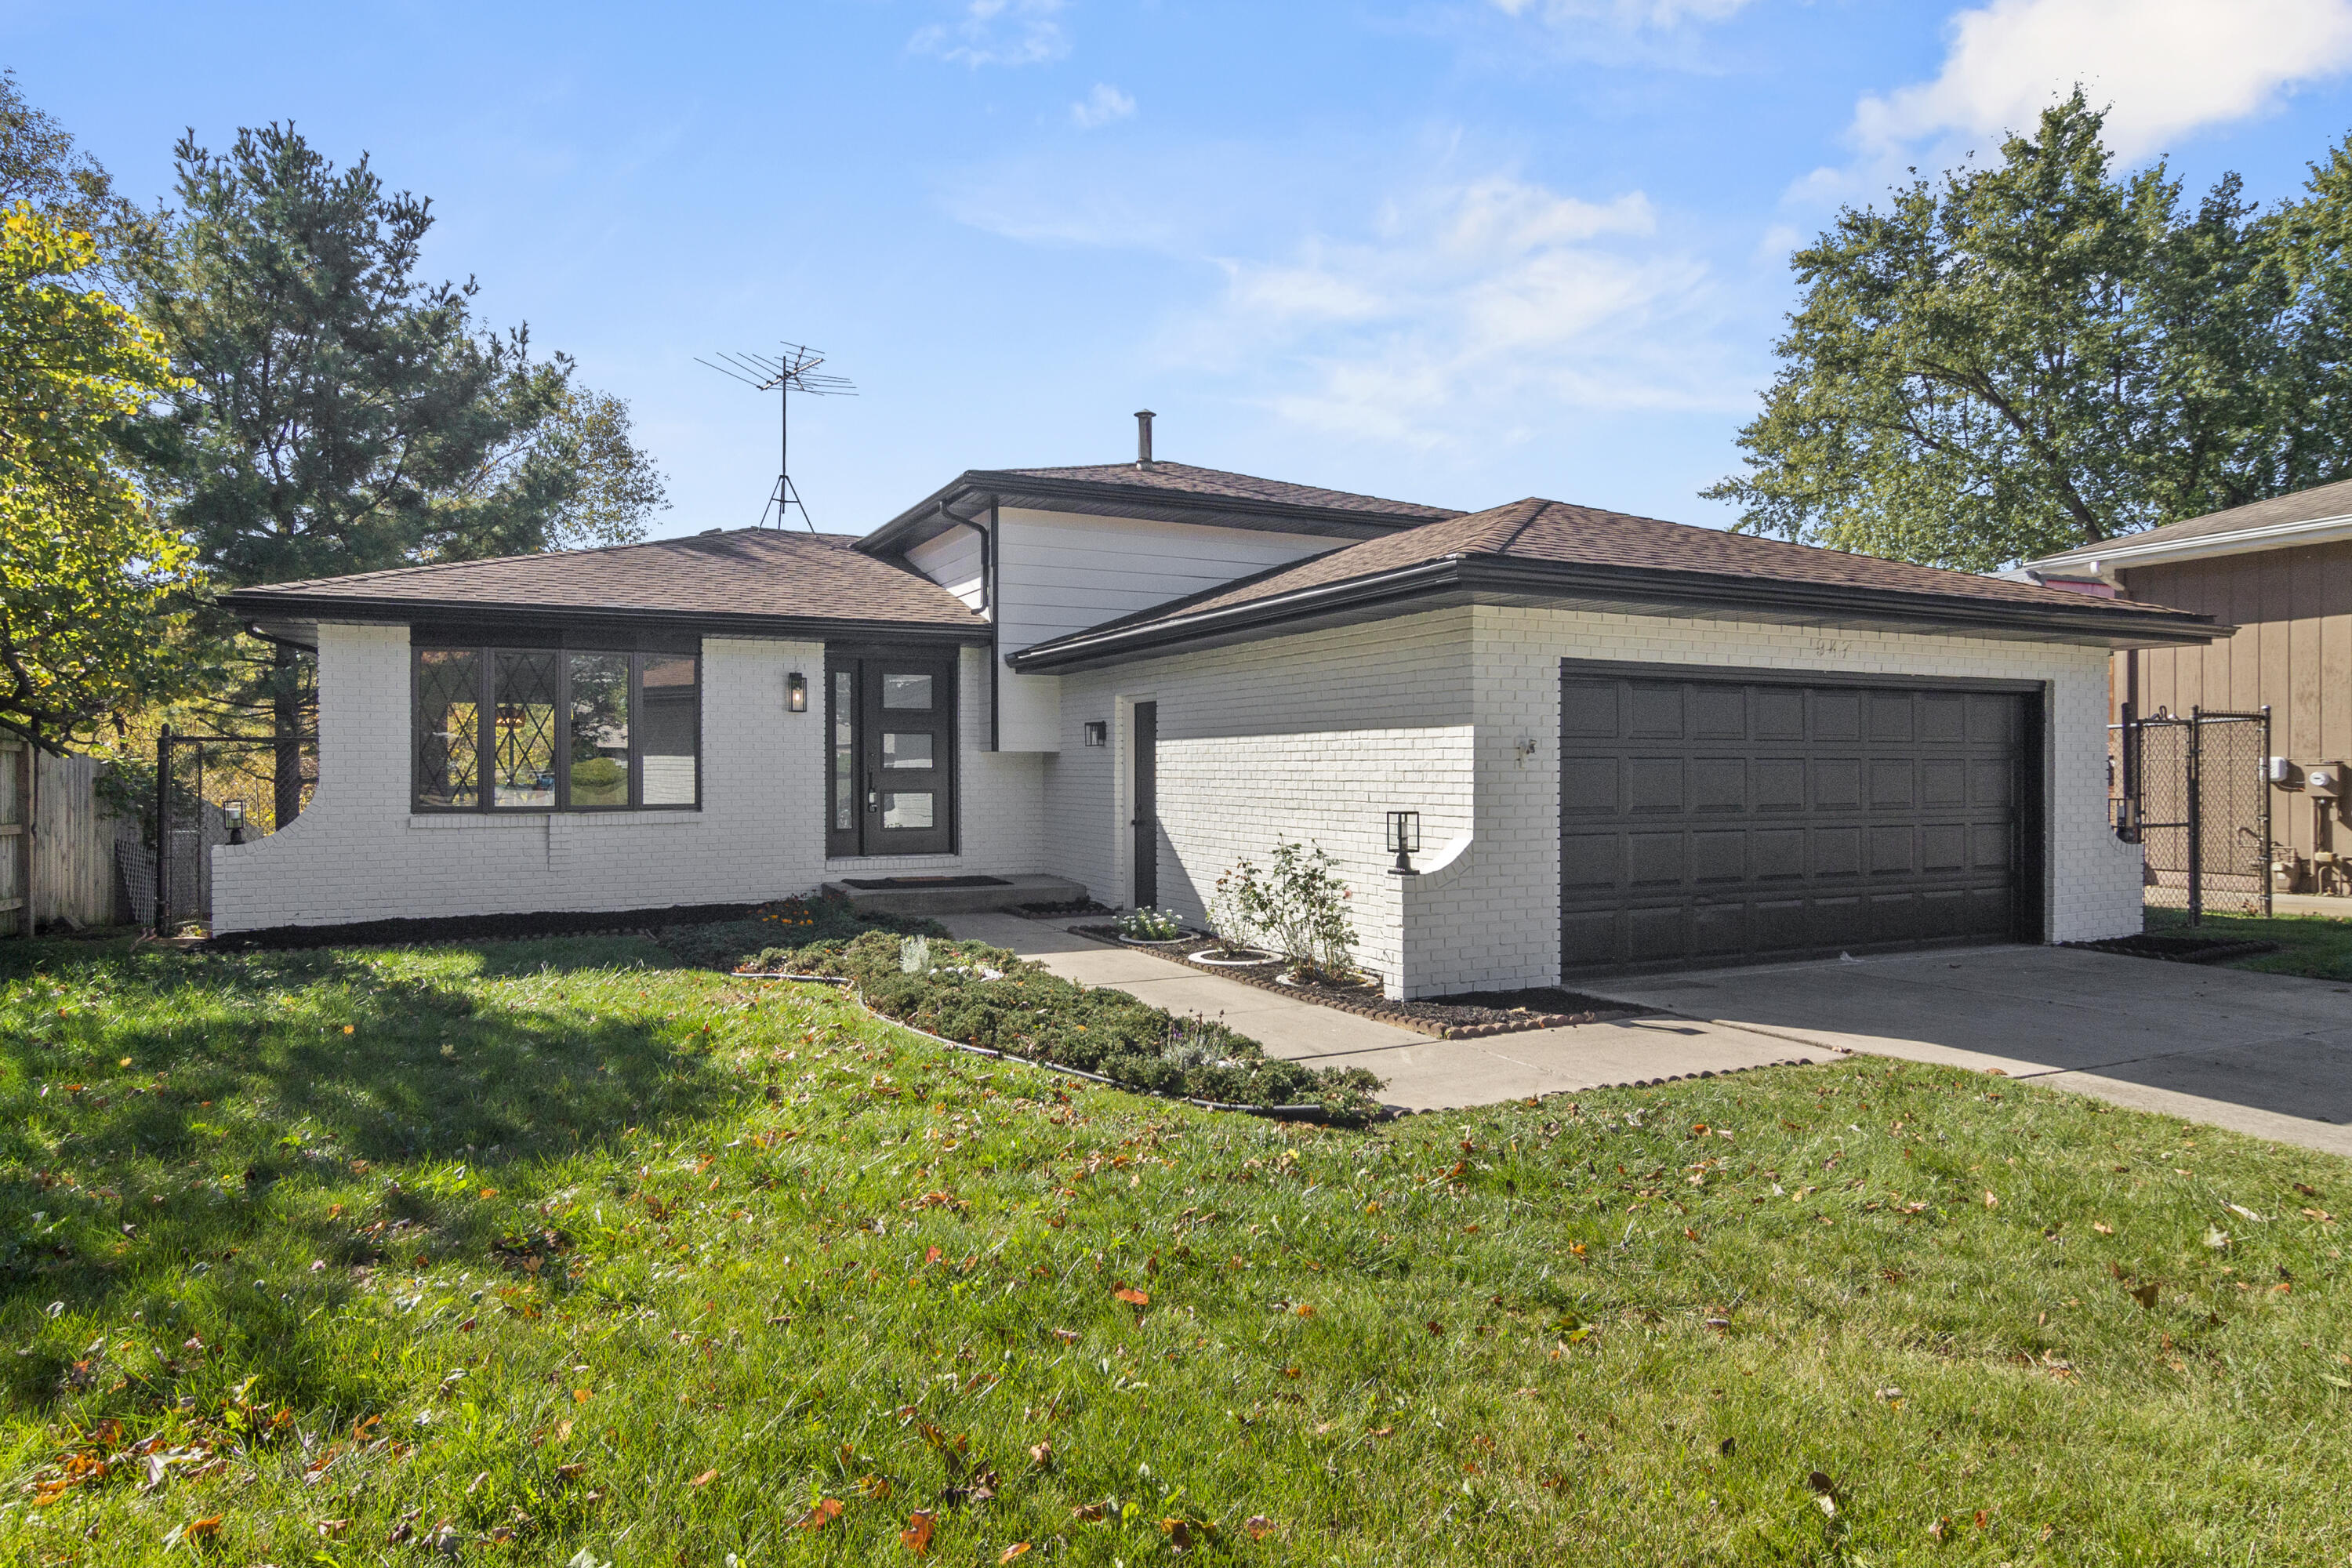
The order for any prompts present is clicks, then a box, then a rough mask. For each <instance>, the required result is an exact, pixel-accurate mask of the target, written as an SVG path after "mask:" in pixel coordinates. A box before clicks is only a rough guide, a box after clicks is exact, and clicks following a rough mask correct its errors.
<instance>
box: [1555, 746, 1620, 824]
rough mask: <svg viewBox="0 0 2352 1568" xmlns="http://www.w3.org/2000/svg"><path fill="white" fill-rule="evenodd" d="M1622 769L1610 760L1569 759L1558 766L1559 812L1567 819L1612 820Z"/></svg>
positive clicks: (1596, 758)
mask: <svg viewBox="0 0 2352 1568" xmlns="http://www.w3.org/2000/svg"><path fill="white" fill-rule="evenodd" d="M1620 772H1622V769H1621V767H1620V765H1619V763H1618V761H1617V759H1616V758H1614V757H1570V758H1569V759H1568V760H1567V761H1566V762H1564V763H1560V766H1559V809H1560V810H1561V811H1562V812H1564V813H1566V814H1567V815H1569V816H1616V815H1617V814H1618V813H1619V812H1620V811H1621V810H1622V809H1623V808H1622V805H1620V803H1619V801H1618V797H1617V778H1618V774H1619V773H1620Z"/></svg>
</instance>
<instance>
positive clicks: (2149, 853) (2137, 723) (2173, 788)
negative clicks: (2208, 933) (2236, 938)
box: [2108, 708, 2275, 925]
mask: <svg viewBox="0 0 2352 1568" xmlns="http://www.w3.org/2000/svg"><path fill="white" fill-rule="evenodd" d="M2270 737H2271V716H2270V710H2269V709H2267V708H2265V709H2263V710H2261V711H2259V712H2253V713H2209V712H2207V711H2205V710H2202V709H2192V710H2190V711H2189V716H2188V717H2186V718H2179V717H2175V716H2174V715H2172V714H2169V713H2166V712H2164V711H2162V710H2158V712H2157V713H2156V714H2155V715H2154V716H2153V717H2149V718H2139V717H2137V716H2135V715H2134V714H2133V713H2132V712H2131V711H2130V710H2129V709H2128V708H2126V710H2125V713H2124V721H2123V722H2122V723H2120V724H2117V725H2114V726H2112V727H2111V728H2110V729H2109V731H2108V768H2109V772H2110V773H2111V775H2112V776H2113V777H2114V778H2115V781H2116V783H2115V785H2114V788H2113V791H2112V794H2113V796H2114V799H2113V805H2114V807H2115V820H2116V826H2117V828H2118V829H2119V830H2120V831H2121V832H2123V833H2124V834H2125V836H2126V837H2137V840H2138V843H2139V845H2140V852H2141V856H2142V861H2143V865H2144V868H2145V869H2144V871H2143V876H2144V878H2145V882H2146V898H2147V910H2148V920H2149V923H2151V924H2166V923H2177V922H2182V921H2185V922H2186V923H2188V924H2190V925H2195V924H2198V923H2200V922H2201V921H2203V920H2204V918H2205V916H2206V915H2208V914H2232V915H2255V916H2263V917H2267V916H2268V915H2269V914H2270V912H2271V859H2272V857H2273V853H2274V850H2275V846H2273V844H2272V842H2271V792H2270V784H2269V782H2268V780H2267V778H2266V777H2265V776H2264V773H2263V769H2264V765H2265V763H2266V761H2267V759H2268V757H2269V755H2270V743H2271V740H2270Z"/></svg>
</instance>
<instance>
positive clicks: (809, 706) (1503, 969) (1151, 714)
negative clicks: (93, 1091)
mask: <svg viewBox="0 0 2352 1568" xmlns="http://www.w3.org/2000/svg"><path fill="white" fill-rule="evenodd" d="M227 602H228V604H229V605H231V607H232V608H234V609H235V610H236V611H237V612H238V613H239V614H241V615H243V616H246V617H247V620H248V621H249V623H250V624H251V625H252V626H254V628H255V629H256V630H257V631H258V632H260V633H262V634H263V635H266V636H270V637H279V638H284V639H287V640H290V641H294V642H298V643H300V644H303V645H305V646H308V647H314V648H316V650H317V653H318V658H319V689H320V763H319V766H320V786H319V789H318V792H317V795H316V797H315V799H314V801H313V802H312V804H311V805H310V809H309V810H308V811H307V812H305V813H304V815H303V816H301V817H300V818H299V819H298V820H297V821H295V822H294V823H292V824H290V825H289V826H286V827H285V828H283V829H282V830H280V831H279V832H278V833H276V834H274V835H272V836H270V837H267V838H263V839H260V840H257V841H256V842H253V843H249V844H245V845H241V846H236V847H223V848H219V849H216V850H215V851H214V852H213V853H214V872H213V877H214V884H213V885H214V892H213V902H214V909H213V919H214V926H215V930H216V931H221V932H224V933H227V932H236V931H268V930H270V929H274V928H282V927H297V926H313V927H315V926H336V925H353V924H362V923H371V922H377V921H403V920H430V919H436V918H440V917H446V916H451V915H491V914H514V915H522V914H536V913H557V912H576V911H604V910H660V909H667V908H671V907H674V906H681V905H709V904H727V903H751V902H755V901H758V900H765V899H771V898H776V897H781V896H782V895H785V894H790V893H795V892H803V891H806V890H808V889H812V888H814V887H816V886H818V885H820V884H823V883H825V882H828V881H833V880H837V879H874V878H892V877H896V878H908V877H927V876H946V877H1013V876H1016V875H1022V874H1033V873H1045V874H1050V875H1054V876H1057V877H1061V878H1065V879H1069V880H1071V881H1074V882H1076V883H1078V884H1081V885H1083V887H1084V888H1085V889H1087V890H1088V891H1089V892H1090V893H1091V894H1092V895H1093V896H1094V897H1096V898H1097V899H1099V900H1103V901H1104V902H1106V903H1111V904H1120V905H1125V904H1132V903H1137V902H1150V903H1158V904H1161V905H1165V906H1169V907H1172V908H1174V909H1176V910H1179V911H1181V912H1182V913H1184V914H1186V915H1188V916H1192V917H1194V918H1197V917H1199V916H1200V915H1202V913H1203V912H1204V906H1205V904H1206V901H1207V900H1208V898H1209V896H1210V894H1211V891H1212V889H1213V887H1214V885H1215V882H1216V879H1217V878H1218V877H1219V876H1221V875H1222V874H1223V872H1224V871H1225V870H1227V869H1228V868H1230V867H1231V866H1232V865H1233V864H1234V861H1235V860H1237V859H1239V858H1242V857H1244V856H1263V855H1264V854H1265V852H1266V851H1267V850H1268V849H1270V848H1271V847H1272V846H1273V845H1274V843H1275V842H1276V839H1277V838H1281V837H1288V838H1292V839H1297V840H1308V841H1312V842H1314V843H1316V844H1318V845H1320V846H1321V847H1323V848H1324V849H1326V850H1327V851H1328V852H1329V854H1330V855H1331V856H1332V857H1333V858H1334V859H1335V861H1336V862H1337V865H1338V867H1339V871H1340V874H1341V875H1342V876H1343V877H1344V878H1345V879H1347V881H1348V882H1349V886H1350V888H1351V889H1353V900H1352V904H1351V909H1352V912H1353V916H1354V921H1355V925H1356V928H1357V931H1358V932H1359V935H1360V939H1361V941H1360V951H1359V956H1360V959H1361V961H1362V962H1363V963H1365V965H1366V966H1368V967H1369V968H1370V969H1372V970H1374V971H1375V972H1377V973H1379V974H1380V975H1381V978H1382V980H1383V982H1384V983H1385V984H1386V985H1387V987H1388V989H1389V990H1390V992H1391V994H1406V995H1417V996H1419V995H1439V994H1447V993H1449V992H1455V991H1462V990H1468V989H1477V988H1493V987H1497V986H1507V985H1528V984H1553V983H1556V982H1557V981H1558V980H1559V979H1560V978H1561V977H1562V976H1563V975H1564V974H1573V973H1577V972H1580V971H1582V970H1588V969H1603V968H1613V967H1622V966H1628V965H1643V964H1673V963H1695V962H1696V963H1704V962H1721V961H1727V960H1732V959H1740V958H1753V957H1758V956H1766V955H1774V954H1781V953H1789V954H1795V953H1802V952H1821V951H1828V952H1835V951H1838V950H1841V949H1854V948H1864V947H1872V946H1892V945H1901V944H1906V943H1914V942H1934V941H1952V940H2026V941H2040V942H2060V941H2072V940H2079V939H2085V938H2095V937H2101V936H2109V935H2116V934H2119V933H2122V932H2125V931H2133V930H2137V927H2138V922H2139V918H2140V917H2139V904H2140V867H2139V860H2138V858H2137V849H2136V848H2135V847H2131V846H2128V845H2126V844H2123V843H2121V842H2118V841H2117V840H2116V837H2115V836H2114V835H2113V833H2111V832H2110V831H2109V830H2108V826H2107V823H2106V820H2105V811H2106V805H2105V801H2106V794H2107V790H2106V779H2105V753H2104V752H2103V750H2102V749H2101V747H2100V746H2099V743H2098V740H2099V735H2100V725H2099V716H2100V715H2101V714H2102V713H2103V712H2104V710H2105V704H2106V701H2107V690H2106V679H2107V677H2106V668H2107V655H2108V652H2109V650H2111V649H2113V648H2116V647H2135V646H2159V645H2166V644H2175V643H2195V642H2201V641H2204V640H2206V639H2208V638H2210V637H2212V636H2214V635H2215V634H2216V631H2217V629H2218V628H2216V627H2215V626H2213V625H2212V624H2211V623H2210V621H2209V620H2206V619H2204V618H2202V617H2198V616H2187V615H2183V614H2181V613H2179V612H2175V611H2166V610H2158V609H2153V608H2150V607H2147V606H2142V605H2129V604H2123V603H2118V602H2116V601H2109V600H2097V599H2091V598H2086V597H2085V596H2084V595H2074V594H2068V593H2064V592H2062V591H2058V590H2052V589H2044V588H2042V587H2039V586H2036V585H2032V584H2018V583H2011V582H2002V581H1996V580H1993V579H1989V578H1981V577H1974V576H1968V575H1963V574H1955V573H1946V572H1937V571H1933V570H1931V569H1928V568H1924V567H1916V566H1909V565H1904V564H1901V563H1892V562H1883V561H1877V560H1874V559H1870V558H1866V557H1857V556H1849V555H1843V554H1837V553H1833V552H1825V551H1818V550H1811V549H1808V548H1805V547H1803V546H1800V545H1793V544H1786V543H1780V542H1771V541H1765V540H1759V539H1753V538H1748V537H1744V536H1738V535H1728V534H1723V533H1717V532H1714V531H1708V530H1703V529H1693V528H1685V527H1682V526H1679V525H1676V524H1672V523H1664V522H1657V521H1651V520H1647V519H1641V518H1631V517H1625V516H1622V515H1619V514H1614V513H1609V512H1601V511H1596V510H1590V509H1585V508H1580V507H1570V506H1563V505H1559V504H1558V503H1553V502H1548V501H1540V500H1528V501H1519V502H1514V503H1512V504H1511V505H1509V506H1506V507H1498V508H1495V509H1492V510H1488V511H1484V512H1478V513H1475V514H1464V513H1459V512H1454V511H1450V510H1444V509H1441V508H1434V507H1421V506H1412V505H1408V504H1405V503H1402V502H1396V501H1388V500H1378V499H1376V498H1371V497H1364V496H1355V495H1347V494H1342V493H1339V492H1333V491H1326V490H1316V489H1307V488H1305V487H1300V486H1295V485H1286V484H1280V483H1276V482H1274V481H1269V480H1264V479H1250V478H1248V477H1246V476H1242V475H1234V474H1225V473H1220V472H1216V471H1213V470H1208V469H1202V468H1191V467H1189V466H1186V465H1181V464H1171V463H1164V462H1163V463H1154V462H1151V461H1150V459H1149V458H1148V457H1147V458H1145V459H1144V460H1141V461H1139V462H1138V463H1136V464H1134V465H1126V464H1118V465H1100V466H1097V467H1093V468H1067V469H1026V470H992V471H974V472H970V473H966V474H964V475H962V476H961V478H959V479H957V480H955V481H954V482H953V483H951V484H950V485H948V486H946V487H944V488H943V489H940V490H939V491H938V492H936V493H935V494H933V495H931V496H930V497H929V498H927V499H925V500H923V501H921V502H919V504H917V505H916V506H914V507H912V508H909V509H908V510H907V511H906V512H904V513H902V514H901V515H900V516H898V518H896V519H894V520H892V521H890V522H888V523H887V524H885V525H884V526H883V527H881V528H880V529H878V530H877V531H874V532H872V533H870V534H867V535H866V536H864V537H862V538H857V539H851V538H846V537H839V536H814V535H807V534H800V535H794V534H788V533H781V532H762V531H737V532H730V533H714V534H707V535H703V536H700V537H697V538H691V539H683V540H670V541H663V542H655V543H649V544H643V545H631V546H624V547H620V548H617V549H611V550H602V551H584V552H571V553H566V554H560V555H547V556H526V557H515V558H511V559H508V560H502V561H494V562H478V563H450V564H446V565H433V566H423V567H415V568H410V569H406V570H404V571H399V572H391V573H374V574H365V575H362V576H356V577H345V578H332V579H323V580H318V581H313V582H309V583H292V584H278V585H276V586H272V587H268V588H261V589H253V590H247V591H244V592H240V593H237V594H235V595H230V596H229V597H228V600H227ZM1391 813H1412V814H1414V816H1415V820H1416V823H1417V828H1418V833H1419V842H1420V847H1419V850H1418V853H1417V854H1414V855H1413V856H1412V871H1411V873H1410V874H1402V875H1400V874H1396V872H1395V869H1394V868H1393V862H1394V860H1395V854H1394V852H1393V849H1392V847H1391V846H1390V844H1389V843H1388V831H1389V816H1390V814H1391Z"/></svg>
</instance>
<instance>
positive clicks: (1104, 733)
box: [1087, 719, 1110, 746]
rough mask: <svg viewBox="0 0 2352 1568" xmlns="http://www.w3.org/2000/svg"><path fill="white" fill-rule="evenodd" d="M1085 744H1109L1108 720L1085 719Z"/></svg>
mask: <svg viewBox="0 0 2352 1568" xmlns="http://www.w3.org/2000/svg"><path fill="white" fill-rule="evenodd" d="M1109 744H1110V723H1109V721H1107V720H1103V719H1089V720H1087V745H1089V746H1108V745H1109Z"/></svg>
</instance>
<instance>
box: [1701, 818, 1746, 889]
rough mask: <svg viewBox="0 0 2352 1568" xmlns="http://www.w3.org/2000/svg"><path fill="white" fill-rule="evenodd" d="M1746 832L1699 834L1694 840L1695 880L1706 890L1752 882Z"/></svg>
mask: <svg viewBox="0 0 2352 1568" xmlns="http://www.w3.org/2000/svg"><path fill="white" fill-rule="evenodd" d="M1690 874H1691V880H1692V881H1694V882H1696V883H1699V884H1700V885H1702V886H1705V885H1707V884H1711V883H1717V882H1745V881H1747V880H1748V830H1747V829H1746V828H1738V829H1727V830H1723V831H1719V832H1705V833H1701V832H1695V833H1693V834H1692V835H1691V836H1690Z"/></svg>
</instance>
